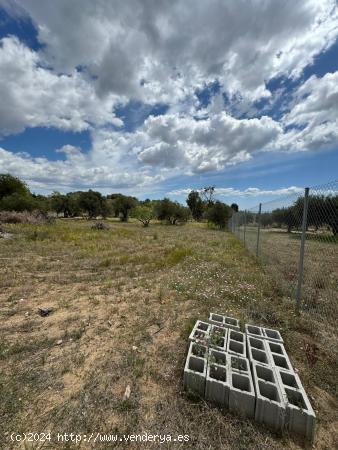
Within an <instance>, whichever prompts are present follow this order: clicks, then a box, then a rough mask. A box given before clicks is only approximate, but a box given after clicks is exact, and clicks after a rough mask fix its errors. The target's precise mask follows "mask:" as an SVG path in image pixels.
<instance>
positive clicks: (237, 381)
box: [232, 373, 251, 392]
mask: <svg viewBox="0 0 338 450" xmlns="http://www.w3.org/2000/svg"><path fill="white" fill-rule="evenodd" d="M232 385H233V387H234V388H235V389H239V390H241V391H246V392H251V388H250V381H249V378H248V377H246V376H243V375H239V374H238V373H233V374H232Z"/></svg>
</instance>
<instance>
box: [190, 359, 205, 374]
mask: <svg viewBox="0 0 338 450" xmlns="http://www.w3.org/2000/svg"><path fill="white" fill-rule="evenodd" d="M188 367H189V369H190V370H193V371H194V372H199V373H203V372H204V360H203V359H200V358H196V356H190V358H189V365H188Z"/></svg>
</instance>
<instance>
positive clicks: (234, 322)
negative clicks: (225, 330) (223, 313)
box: [224, 317, 237, 326]
mask: <svg viewBox="0 0 338 450" xmlns="http://www.w3.org/2000/svg"><path fill="white" fill-rule="evenodd" d="M224 322H225V323H227V324H228V325H235V326H237V320H236V319H233V318H232V317H226V318H225V319H224Z"/></svg>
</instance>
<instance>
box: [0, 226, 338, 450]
mask: <svg viewBox="0 0 338 450" xmlns="http://www.w3.org/2000/svg"><path fill="white" fill-rule="evenodd" d="M107 223H108V225H109V229H108V230H95V231H94V230H92V229H91V223H90V222H88V221H75V220H74V221H72V220H68V221H61V220H59V221H57V223H56V224H54V225H43V226H31V225H30V226H27V225H26V226H24V225H12V226H6V231H8V232H13V233H15V236H14V238H12V239H6V240H5V239H2V240H1V241H0V267H1V269H0V304H1V308H0V397H1V398H0V437H1V444H0V448H3V449H11V448H34V449H37V448H62V449H63V448H65V449H66V448H69V449H73V448H99V449H101V448H102V449H109V448H156V449H157V448H191V449H220V448H229V449H282V448H292V449H296V448H302V447H303V446H304V443H302V442H301V441H299V440H297V439H295V438H294V437H290V436H288V435H286V434H283V435H275V434H273V433H272V432H270V431H269V430H267V429H265V428H264V427H262V426H259V425H257V424H256V423H254V422H250V421H247V420H243V419H241V418H240V417H235V416H234V415H231V414H229V413H228V412H225V411H221V410H219V409H217V408H212V407H210V406H209V405H207V404H206V403H204V402H203V401H197V400H194V399H191V398H188V397H187V395H186V394H185V393H184V391H183V389H182V375H183V367H184V362H185V356H186V351H187V337H188V335H189V332H190V330H191V328H192V326H193V324H194V321H195V320H196V319H197V318H200V319H205V318H207V316H208V313H209V311H210V310H214V311H221V312H222V311H223V312H228V313H229V315H233V316H235V317H238V318H240V319H241V320H242V321H243V323H244V322H245V321H247V322H250V323H256V324H258V325H262V324H266V325H269V326H271V327H276V328H278V329H280V330H281V332H282V334H283V337H284V339H285V345H286V349H287V351H288V353H289V355H290V358H291V361H292V363H293V364H294V366H295V367H296V368H297V369H298V371H299V375H300V377H301V380H302V381H303V383H304V385H305V388H306V390H307V392H308V394H309V395H310V399H311V402H312V404H313V407H314V409H315V411H316V412H317V415H318V429H317V433H316V440H315V444H314V446H315V448H317V449H333V448H335V445H336V442H335V429H337V427H338V417H337V396H336V394H337V392H336V387H337V384H336V380H337V361H336V356H337V350H336V346H335V345H332V342H333V341H330V340H328V339H329V338H328V335H327V333H326V330H325V325H323V324H322V323H319V322H317V321H315V322H314V321H313V320H310V319H309V318H307V317H305V318H300V319H299V318H296V317H295V314H294V310H293V305H292V303H291V302H290V301H288V299H286V298H283V297H282V294H281V293H280V290H279V289H278V287H277V286H275V284H274V283H273V282H272V280H271V279H270V278H269V276H268V275H267V274H266V273H264V271H263V269H262V268H261V267H260V266H259V265H258V264H257V263H256V262H255V260H254V259H253V258H252V257H251V256H250V255H249V254H248V253H247V251H246V250H245V249H244V248H243V247H242V245H241V244H240V243H239V242H238V241H237V240H236V239H235V238H234V237H233V236H232V235H230V234H229V233H224V232H220V231H217V230H212V229H208V228H206V226H205V225H198V224H188V225H186V226H179V227H178V226H176V227H174V226H165V225H160V224H156V225H152V226H150V227H149V228H142V227H140V225H139V224H136V223H130V224H121V223H116V222H107ZM39 307H51V308H53V312H52V313H51V314H50V315H49V316H47V317H41V316H40V315H39V314H38V308H39ZM128 385H129V386H130V390H131V394H130V397H129V398H128V399H124V393H125V390H126V387H127V386H128ZM49 431H50V432H51V434H52V437H53V442H52V443H48V442H47V443H44V444H41V443H34V444H29V443H27V442H26V444H25V445H24V444H23V443H21V444H19V443H13V442H11V439H10V435H11V433H12V432H16V433H23V432H37V433H41V432H49ZM58 432H59V433H70V432H73V433H79V434H80V433H82V435H84V434H86V435H87V436H89V435H90V434H91V433H98V432H99V433H102V434H104V433H109V434H112V433H117V434H119V435H123V434H128V433H134V434H137V433H142V432H148V433H153V434H157V433H158V434H163V435H164V434H166V435H168V434H170V435H171V436H172V437H173V438H175V437H176V435H178V434H181V435H189V442H185V443H175V444H174V443H171V444H169V443H168V444H162V445H159V444H158V443H149V442H148V443H147V444H140V443H130V442H129V443H125V442H117V443H103V442H101V443H100V442H96V443H93V442H88V441H87V442H84V441H82V442H80V443H78V444H75V443H65V442H63V443H60V442H59V443H57V442H56V438H55V437H56V435H57V433H58Z"/></svg>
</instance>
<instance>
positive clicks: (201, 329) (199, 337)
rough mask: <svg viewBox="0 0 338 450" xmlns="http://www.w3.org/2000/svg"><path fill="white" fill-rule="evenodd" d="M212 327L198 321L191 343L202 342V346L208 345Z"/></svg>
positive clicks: (191, 336)
mask: <svg viewBox="0 0 338 450" xmlns="http://www.w3.org/2000/svg"><path fill="white" fill-rule="evenodd" d="M210 330H211V325H210V324H209V323H207V322H203V321H202V320H197V322H196V323H195V325H194V328H193V329H192V331H191V333H190V336H189V341H190V342H200V343H202V344H207V342H208V340H209V336H210Z"/></svg>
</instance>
